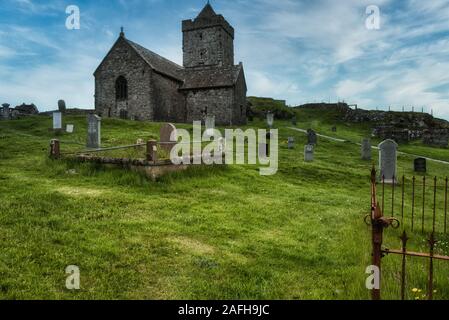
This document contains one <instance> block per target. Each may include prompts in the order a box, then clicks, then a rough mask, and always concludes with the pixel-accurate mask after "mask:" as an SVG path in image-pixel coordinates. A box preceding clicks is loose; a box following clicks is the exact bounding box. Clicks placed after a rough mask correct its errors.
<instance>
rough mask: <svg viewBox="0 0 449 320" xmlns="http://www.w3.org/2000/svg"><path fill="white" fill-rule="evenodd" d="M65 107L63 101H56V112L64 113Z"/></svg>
mask: <svg viewBox="0 0 449 320" xmlns="http://www.w3.org/2000/svg"><path fill="white" fill-rule="evenodd" d="M66 109H67V108H66V105H65V101H64V100H59V101H58V110H59V112H61V113H64V112H65V111H66Z"/></svg>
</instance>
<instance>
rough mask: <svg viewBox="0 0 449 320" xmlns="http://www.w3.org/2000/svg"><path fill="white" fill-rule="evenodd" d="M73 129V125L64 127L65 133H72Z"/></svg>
mask: <svg viewBox="0 0 449 320" xmlns="http://www.w3.org/2000/svg"><path fill="white" fill-rule="evenodd" d="M74 128H75V126H74V125H73V124H68V125H66V127H65V131H66V132H67V133H73V129H74Z"/></svg>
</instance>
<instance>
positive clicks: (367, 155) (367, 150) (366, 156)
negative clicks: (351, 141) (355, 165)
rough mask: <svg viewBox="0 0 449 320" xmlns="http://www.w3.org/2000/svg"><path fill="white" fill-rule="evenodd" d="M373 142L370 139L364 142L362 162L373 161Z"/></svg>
mask: <svg viewBox="0 0 449 320" xmlns="http://www.w3.org/2000/svg"><path fill="white" fill-rule="evenodd" d="M371 157H372V155H371V141H370V140H369V139H363V140H362V160H371Z"/></svg>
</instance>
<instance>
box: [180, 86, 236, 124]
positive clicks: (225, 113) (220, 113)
mask: <svg viewBox="0 0 449 320" xmlns="http://www.w3.org/2000/svg"><path fill="white" fill-rule="evenodd" d="M186 103H187V122H188V123H191V122H192V121H199V120H204V117H205V114H206V113H207V114H208V115H214V116H215V119H216V120H215V121H216V124H217V125H230V124H232V120H233V105H234V89H233V88H221V89H208V90H191V91H187V92H186Z"/></svg>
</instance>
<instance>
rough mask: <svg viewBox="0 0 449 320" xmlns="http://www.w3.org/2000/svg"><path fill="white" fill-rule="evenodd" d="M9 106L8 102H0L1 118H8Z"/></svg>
mask: <svg viewBox="0 0 449 320" xmlns="http://www.w3.org/2000/svg"><path fill="white" fill-rule="evenodd" d="M9 106H10V104H9V103H4V104H2V108H1V110H0V119H2V118H3V119H5V120H8V119H9V118H10V116H9Z"/></svg>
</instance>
